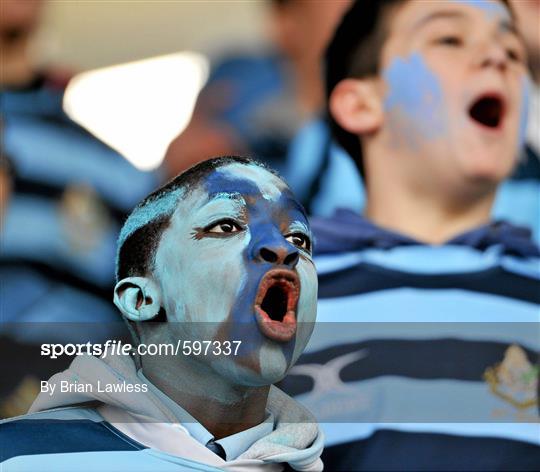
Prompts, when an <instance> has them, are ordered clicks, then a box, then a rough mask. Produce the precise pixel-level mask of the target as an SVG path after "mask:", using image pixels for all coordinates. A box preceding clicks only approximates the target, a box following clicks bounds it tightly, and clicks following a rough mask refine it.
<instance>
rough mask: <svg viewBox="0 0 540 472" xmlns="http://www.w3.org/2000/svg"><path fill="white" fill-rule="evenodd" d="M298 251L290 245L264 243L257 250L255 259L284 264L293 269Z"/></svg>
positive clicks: (297, 257)
mask: <svg viewBox="0 0 540 472" xmlns="http://www.w3.org/2000/svg"><path fill="white" fill-rule="evenodd" d="M299 257H300V252H299V251H298V249H296V248H295V247H294V246H291V245H287V246H285V245H270V244H265V245H263V246H261V247H260V248H259V249H258V251H257V259H258V260H259V261H260V262H269V263H271V264H276V265H284V266H287V267H288V268H289V269H294V267H295V266H296V264H297V263H298V259H299Z"/></svg>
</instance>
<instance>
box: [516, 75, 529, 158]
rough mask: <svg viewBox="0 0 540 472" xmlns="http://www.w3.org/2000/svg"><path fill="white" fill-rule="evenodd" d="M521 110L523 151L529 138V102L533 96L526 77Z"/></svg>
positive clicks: (520, 145)
mask: <svg viewBox="0 0 540 472" xmlns="http://www.w3.org/2000/svg"><path fill="white" fill-rule="evenodd" d="M521 83H522V85H521V90H522V92H521V109H520V113H519V138H518V146H519V149H520V150H521V149H522V148H523V146H524V145H525V141H526V138H527V124H528V121H529V101H530V94H531V82H530V79H529V77H528V76H526V75H524V76H523V78H522V79H521Z"/></svg>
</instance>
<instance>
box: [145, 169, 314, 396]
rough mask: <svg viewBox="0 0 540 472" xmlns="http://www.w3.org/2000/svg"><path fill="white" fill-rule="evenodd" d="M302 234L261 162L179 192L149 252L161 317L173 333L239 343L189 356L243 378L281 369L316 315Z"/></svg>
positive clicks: (300, 220) (305, 230)
mask: <svg viewBox="0 0 540 472" xmlns="http://www.w3.org/2000/svg"><path fill="white" fill-rule="evenodd" d="M310 240H311V235H310V232H309V226H308V222H307V219H306V216H305V214H304V212H303V210H302V208H301V206H300V205H299V204H298V203H297V201H296V200H295V199H294V197H293V195H292V193H291V192H290V190H289V189H288V188H287V186H286V185H285V184H284V182H283V181H281V180H280V179H279V178H278V177H276V176H275V175H273V174H271V173H270V172H268V171H266V170H265V169H263V168H261V167H259V166H256V165H245V164H240V163H234V164H229V165H225V166H222V167H219V168H217V169H216V170H214V171H213V172H211V173H210V174H209V175H208V176H207V177H206V178H204V179H203V180H202V181H201V182H199V184H197V185H196V186H195V187H194V188H192V189H191V190H190V191H189V192H187V194H186V195H184V198H183V199H182V200H180V201H179V203H178V206H177V208H176V210H175V212H174V214H173V216H172V217H171V222H170V225H169V227H168V228H167V229H166V230H165V231H164V233H163V235H162V238H161V240H160V243H159V247H158V249H157V252H156V256H155V264H154V279H155V280H156V282H157V284H158V285H159V286H160V291H161V294H162V306H163V308H164V309H165V311H166V313H167V320H168V321H169V322H171V329H172V330H173V331H174V332H175V336H176V337H178V338H179V339H186V340H199V341H220V342H223V341H241V344H240V348H239V350H238V355H237V356H217V357H213V356H198V358H197V362H205V363H208V364H210V365H211V367H212V368H213V369H214V370H216V371H218V372H219V373H220V374H221V375H222V376H225V377H227V378H228V379H230V380H231V381H233V382H237V383H239V384H242V385H267V384H270V383H272V382H275V381H277V380H279V379H281V378H282V377H283V376H284V375H285V373H286V372H287V370H288V369H289V368H290V367H291V366H292V364H293V363H294V362H295V361H296V359H297V358H298V356H299V355H300V354H301V353H302V351H303V350H304V348H305V346H306V344H307V342H308V340H309V337H310V335H311V331H312V329H313V322H314V321H315V313H316V298H317V277H316V272H315V268H314V266H313V263H312V260H311V255H310V251H309V249H310V248H309V245H310Z"/></svg>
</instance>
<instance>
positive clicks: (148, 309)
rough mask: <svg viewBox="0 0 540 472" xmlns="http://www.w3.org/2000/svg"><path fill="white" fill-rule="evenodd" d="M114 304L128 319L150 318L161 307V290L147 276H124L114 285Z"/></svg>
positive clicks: (141, 319) (155, 314)
mask: <svg viewBox="0 0 540 472" xmlns="http://www.w3.org/2000/svg"><path fill="white" fill-rule="evenodd" d="M114 304H115V305H116V306H117V307H118V309H119V310H120V311H121V312H122V314H123V315H124V316H125V317H126V318H127V319H128V320H130V321H147V320H151V319H152V318H155V317H156V316H157V315H158V313H159V311H160V309H161V291H160V290H159V288H158V286H157V285H156V283H155V282H154V281H153V280H151V279H149V278H147V277H126V278H125V279H122V280H121V281H120V282H118V283H117V284H116V286H115V287H114Z"/></svg>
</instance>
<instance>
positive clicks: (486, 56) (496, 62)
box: [479, 41, 508, 69]
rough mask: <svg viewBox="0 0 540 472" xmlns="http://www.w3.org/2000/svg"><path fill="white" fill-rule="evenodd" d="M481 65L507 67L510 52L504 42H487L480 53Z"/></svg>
mask: <svg viewBox="0 0 540 472" xmlns="http://www.w3.org/2000/svg"><path fill="white" fill-rule="evenodd" d="M479 63H480V66H481V67H496V68H498V69H505V68H506V66H507V65H508V52H507V51H506V48H505V47H504V46H503V45H502V44H498V43H497V42H496V41H490V42H489V43H486V44H485V45H484V47H483V48H482V50H481V51H480V53H479Z"/></svg>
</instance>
